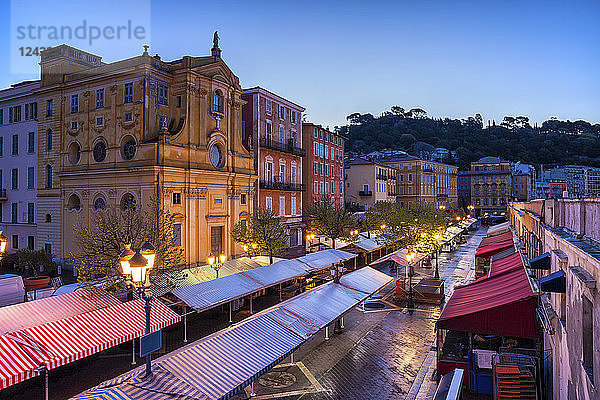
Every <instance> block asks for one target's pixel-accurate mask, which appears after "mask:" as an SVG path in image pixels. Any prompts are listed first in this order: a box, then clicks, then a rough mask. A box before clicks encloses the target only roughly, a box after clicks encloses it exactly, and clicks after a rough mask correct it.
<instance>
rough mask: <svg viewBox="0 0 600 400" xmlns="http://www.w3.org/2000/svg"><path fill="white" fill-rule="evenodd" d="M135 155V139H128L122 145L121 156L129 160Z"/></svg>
mask: <svg viewBox="0 0 600 400" xmlns="http://www.w3.org/2000/svg"><path fill="white" fill-rule="evenodd" d="M133 156H135V140H133V139H129V140H128V141H126V142H125V144H124V145H123V158H124V159H126V160H131V159H132V158H133Z"/></svg>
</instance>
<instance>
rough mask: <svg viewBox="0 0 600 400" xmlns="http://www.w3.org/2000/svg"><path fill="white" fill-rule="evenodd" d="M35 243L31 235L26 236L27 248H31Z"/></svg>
mask: <svg viewBox="0 0 600 400" xmlns="http://www.w3.org/2000/svg"><path fill="white" fill-rule="evenodd" d="M34 244H35V238H34V237H33V236H27V248H28V249H29V250H33V248H34V247H35V246H34Z"/></svg>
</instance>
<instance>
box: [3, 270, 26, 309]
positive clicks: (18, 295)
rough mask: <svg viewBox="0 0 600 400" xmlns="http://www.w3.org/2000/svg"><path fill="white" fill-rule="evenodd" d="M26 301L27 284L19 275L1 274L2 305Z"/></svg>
mask: <svg viewBox="0 0 600 400" xmlns="http://www.w3.org/2000/svg"><path fill="white" fill-rule="evenodd" d="M24 301H25V286H24V285H23V278H21V277H20V276H19V275H14V274H4V275H0V307H4V306H9V305H11V304H17V303H23V302H24Z"/></svg>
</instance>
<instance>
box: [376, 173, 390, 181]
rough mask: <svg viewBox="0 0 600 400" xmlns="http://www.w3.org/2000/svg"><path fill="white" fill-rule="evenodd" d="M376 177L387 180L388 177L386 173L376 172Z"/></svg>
mask: <svg viewBox="0 0 600 400" xmlns="http://www.w3.org/2000/svg"><path fill="white" fill-rule="evenodd" d="M375 177H376V178H377V179H378V180H380V181H387V179H388V177H387V175H386V174H376V175H375Z"/></svg>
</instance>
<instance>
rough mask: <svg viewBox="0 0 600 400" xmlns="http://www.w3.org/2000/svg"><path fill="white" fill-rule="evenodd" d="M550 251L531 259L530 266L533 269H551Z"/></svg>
mask: <svg viewBox="0 0 600 400" xmlns="http://www.w3.org/2000/svg"><path fill="white" fill-rule="evenodd" d="M550 261H551V258H550V253H544V254H541V255H539V256H537V257H535V258H532V259H531V260H530V261H529V267H530V268H532V269H544V270H550Z"/></svg>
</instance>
